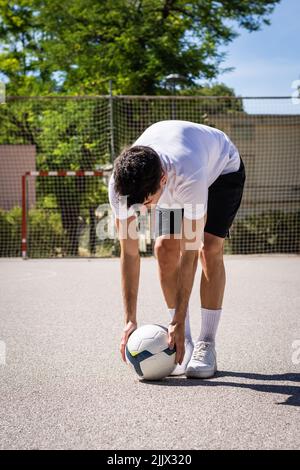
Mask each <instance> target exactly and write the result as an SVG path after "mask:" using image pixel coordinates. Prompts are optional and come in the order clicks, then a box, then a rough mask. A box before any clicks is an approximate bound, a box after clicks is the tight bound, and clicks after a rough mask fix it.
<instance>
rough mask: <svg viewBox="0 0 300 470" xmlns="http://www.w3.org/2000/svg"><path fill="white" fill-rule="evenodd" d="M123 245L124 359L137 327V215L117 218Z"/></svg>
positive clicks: (138, 266) (138, 263) (122, 342)
mask: <svg viewBox="0 0 300 470" xmlns="http://www.w3.org/2000/svg"><path fill="white" fill-rule="evenodd" d="M116 225H117V229H118V233H119V239H120V245H121V257H120V262H121V285H122V296H123V305H124V314H125V318H124V320H125V327H124V330H123V336H122V340H121V344H120V352H121V354H122V358H123V361H125V362H126V359H125V348H126V344H127V341H128V337H129V335H130V334H131V333H132V332H133V331H134V330H135V329H136V327H137V318H136V307H137V296H138V287H139V276H140V255H139V246H138V233H137V225H136V217H134V216H132V217H129V218H128V219H125V220H120V219H116Z"/></svg>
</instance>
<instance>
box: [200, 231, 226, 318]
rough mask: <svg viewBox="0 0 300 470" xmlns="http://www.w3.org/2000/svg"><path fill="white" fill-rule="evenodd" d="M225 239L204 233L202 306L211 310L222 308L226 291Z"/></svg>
mask: <svg viewBox="0 0 300 470" xmlns="http://www.w3.org/2000/svg"><path fill="white" fill-rule="evenodd" d="M224 241H225V239H224V238H220V237H217V236H215V235H212V234H210V233H207V232H204V246H203V249H202V250H201V251H200V260H201V264H202V276H201V286H200V298H201V306H202V307H203V308H206V309H210V310H217V309H220V308H222V302H223V296H224V289H225V280H226V277H225V268H224V261H223V252H224Z"/></svg>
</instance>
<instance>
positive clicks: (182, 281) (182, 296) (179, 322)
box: [169, 218, 205, 364]
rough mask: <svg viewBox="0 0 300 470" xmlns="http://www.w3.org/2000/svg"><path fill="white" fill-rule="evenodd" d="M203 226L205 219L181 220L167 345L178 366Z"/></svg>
mask: <svg viewBox="0 0 300 470" xmlns="http://www.w3.org/2000/svg"><path fill="white" fill-rule="evenodd" d="M204 224H205V218H202V219H195V220H190V219H186V218H184V219H183V229H182V255H181V258H180V264H179V272H178V282H177V295H176V311H175V315H174V318H173V320H172V322H171V323H170V326H169V345H170V347H171V348H173V347H174V345H176V362H178V363H179V364H181V362H182V360H183V357H184V337H185V335H184V325H185V316H186V311H187V307H188V303H189V299H190V295H191V292H192V288H193V284H194V279H195V273H196V270H197V265H198V255H199V250H200V249H201V248H202V238H203V231H204Z"/></svg>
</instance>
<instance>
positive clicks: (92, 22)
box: [0, 0, 280, 95]
mask: <svg viewBox="0 0 300 470" xmlns="http://www.w3.org/2000/svg"><path fill="white" fill-rule="evenodd" d="M279 1H280V0H259V1H258V0H249V1H240V0H239V1H236V0H222V2H213V1H199V0H192V1H189V2H186V1H185V0H143V1H141V0H101V1H95V0H64V1H63V2H62V1H61V0H45V1H41V0H14V1H9V2H8V1H7V0H0V20H1V21H0V24H1V26H0V41H1V43H2V50H1V53H0V69H1V70H2V72H3V74H4V75H5V77H6V78H7V80H8V82H9V85H8V91H9V94H19V95H22V94H32V95H34V94H48V93H51V92H52V93H57V92H58V93H74V94H91V93H92V94H101V93H106V92H107V91H108V80H110V79H112V80H113V81H114V87H115V91H116V93H117V94H137V95H138V94H157V93H158V94H160V93H163V92H164V91H165V86H164V84H163V81H164V79H165V77H166V76H167V75H168V74H170V73H177V74H180V75H181V76H183V77H185V79H186V85H185V88H188V87H189V86H191V87H193V86H194V85H195V83H197V80H199V79H201V80H203V79H212V78H214V77H216V76H217V74H218V73H219V71H220V64H221V62H222V60H223V58H224V53H221V52H220V46H224V45H228V44H229V43H230V42H231V41H232V40H233V39H234V38H235V37H236V32H235V27H234V26H233V25H236V24H238V25H239V26H240V27H242V28H246V29H247V30H249V31H254V30H258V29H259V28H260V27H261V25H262V24H268V23H269V16H270V14H271V13H272V11H273V9H274V7H275V5H276V4H277V3H279ZM12 45H13V46H12Z"/></svg>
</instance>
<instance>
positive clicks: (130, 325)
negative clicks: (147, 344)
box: [120, 321, 137, 362]
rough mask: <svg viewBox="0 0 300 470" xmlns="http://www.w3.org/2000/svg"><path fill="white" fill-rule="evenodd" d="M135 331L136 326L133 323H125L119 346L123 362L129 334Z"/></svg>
mask: <svg viewBox="0 0 300 470" xmlns="http://www.w3.org/2000/svg"><path fill="white" fill-rule="evenodd" d="M136 329H137V324H136V323H135V322H133V321H129V322H128V323H126V325H125V328H124V330H123V336H122V340H121V344H120V352H121V355H122V359H123V361H124V362H126V356H125V349H126V344H127V341H128V338H129V336H130V335H131V333H132V332H133V331H134V330H136Z"/></svg>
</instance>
